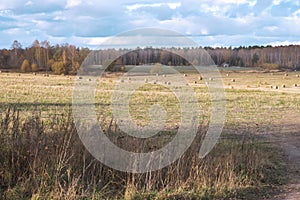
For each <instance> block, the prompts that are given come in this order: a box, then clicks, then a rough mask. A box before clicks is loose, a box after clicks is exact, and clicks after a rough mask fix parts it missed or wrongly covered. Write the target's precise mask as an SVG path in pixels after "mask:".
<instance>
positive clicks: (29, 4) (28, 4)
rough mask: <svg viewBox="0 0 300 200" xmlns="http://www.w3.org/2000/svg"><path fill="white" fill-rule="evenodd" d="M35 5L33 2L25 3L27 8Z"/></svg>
mask: <svg viewBox="0 0 300 200" xmlns="http://www.w3.org/2000/svg"><path fill="white" fill-rule="evenodd" d="M33 4H34V3H33V2H32V1H27V2H26V3H25V6H31V5H33Z"/></svg>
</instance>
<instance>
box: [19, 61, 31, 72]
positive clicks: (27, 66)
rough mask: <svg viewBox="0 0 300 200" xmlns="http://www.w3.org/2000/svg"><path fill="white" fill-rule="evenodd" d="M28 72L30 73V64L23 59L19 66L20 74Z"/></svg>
mask: <svg viewBox="0 0 300 200" xmlns="http://www.w3.org/2000/svg"><path fill="white" fill-rule="evenodd" d="M30 71H31V68H30V64H29V62H28V60H26V59H25V60H24V61H23V63H22V65H21V72H23V73H25V72H30Z"/></svg>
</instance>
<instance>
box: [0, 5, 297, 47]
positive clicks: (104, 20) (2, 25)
mask: <svg viewBox="0 0 300 200" xmlns="http://www.w3.org/2000/svg"><path fill="white" fill-rule="evenodd" d="M146 27H153V28H163V29H168V30H172V31H176V32H179V33H181V34H183V35H186V36H187V37H190V38H191V39H193V40H194V41H196V42H197V43H198V44H199V46H212V47H216V46H226V47H229V46H233V47H236V46H250V45H273V46H276V45H289V44H300V0H139V1H138V0H105V1H104V0H43V1H41V0H9V1H8V0H0V48H7V49H9V48H11V45H12V43H13V41H14V40H18V41H19V42H20V43H21V44H22V46H23V47H29V46H31V45H32V43H33V41H34V40H36V39H37V40H39V41H42V40H47V41H49V42H50V43H51V44H52V45H55V44H62V43H69V44H74V45H76V46H79V47H90V48H97V46H99V45H100V44H101V43H102V42H103V41H105V40H106V39H107V38H110V37H113V36H115V35H117V34H120V33H122V32H126V31H130V30H133V29H139V28H146Z"/></svg>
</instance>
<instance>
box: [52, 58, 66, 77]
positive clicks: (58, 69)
mask: <svg viewBox="0 0 300 200" xmlns="http://www.w3.org/2000/svg"><path fill="white" fill-rule="evenodd" d="M51 70H52V72H53V73H54V74H57V75H61V74H66V65H65V64H64V62H62V61H59V62H54V63H53V64H52V66H51Z"/></svg>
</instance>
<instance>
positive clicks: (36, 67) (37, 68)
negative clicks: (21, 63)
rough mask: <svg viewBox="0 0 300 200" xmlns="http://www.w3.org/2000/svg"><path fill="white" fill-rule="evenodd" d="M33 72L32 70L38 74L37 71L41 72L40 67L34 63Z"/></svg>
mask: <svg viewBox="0 0 300 200" xmlns="http://www.w3.org/2000/svg"><path fill="white" fill-rule="evenodd" d="M31 70H32V71H33V72H37V71H39V66H38V65H37V64H36V63H33V64H32V65H31Z"/></svg>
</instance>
